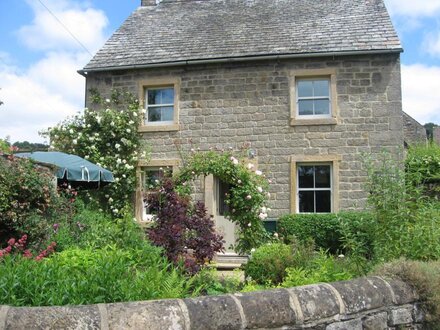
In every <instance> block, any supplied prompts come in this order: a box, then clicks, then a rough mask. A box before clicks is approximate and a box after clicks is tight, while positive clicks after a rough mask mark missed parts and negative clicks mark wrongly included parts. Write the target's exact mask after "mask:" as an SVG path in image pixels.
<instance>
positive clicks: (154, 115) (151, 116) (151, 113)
mask: <svg viewBox="0 0 440 330" xmlns="http://www.w3.org/2000/svg"><path fill="white" fill-rule="evenodd" d="M160 113H161V111H160V108H148V121H149V122H154V121H161V115H160Z"/></svg>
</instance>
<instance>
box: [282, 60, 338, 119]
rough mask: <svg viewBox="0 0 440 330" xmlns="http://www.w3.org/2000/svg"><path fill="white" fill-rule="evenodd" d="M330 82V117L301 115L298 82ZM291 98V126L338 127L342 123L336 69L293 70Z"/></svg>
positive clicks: (290, 82)
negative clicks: (326, 80)
mask: <svg viewBox="0 0 440 330" xmlns="http://www.w3.org/2000/svg"><path fill="white" fill-rule="evenodd" d="M320 79H328V81H329V102H330V105H329V110H330V112H329V114H328V115H299V109H298V91H297V90H298V81H301V80H320ZM289 96H290V125H291V126H310V125H337V124H339V123H340V121H341V120H340V117H339V108H338V103H337V100H338V94H337V88H336V68H325V69H305V70H292V71H291V72H290V73H289Z"/></svg>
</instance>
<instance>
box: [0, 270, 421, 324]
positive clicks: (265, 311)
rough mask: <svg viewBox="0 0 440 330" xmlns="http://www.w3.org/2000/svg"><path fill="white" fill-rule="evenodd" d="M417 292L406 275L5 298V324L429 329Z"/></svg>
mask: <svg viewBox="0 0 440 330" xmlns="http://www.w3.org/2000/svg"><path fill="white" fill-rule="evenodd" d="M418 300H419V297H418V294H417V292H415V291H414V289H412V288H411V287H410V286H409V285H408V284H406V283H404V282H401V281H398V280H385V279H383V278H381V277H366V278H360V279H355V280H352V281H344V282H335V283H331V284H325V283H323V284H316V285H308V286H302V287H295V288H290V289H275V290H269V291H260V292H252V293H237V294H233V295H222V296H208V297H198V298H188V299H170V300H155V301H142V302H129V303H113V304H98V305H89V306H63V307H10V306H0V329H152V330H156V329H157V330H159V329H160V330H163V329H185V330H188V329H200V330H207V329H227V330H234V329H281V328H283V329H320V330H337V329H340V330H342V329H350V330H357V329H359V330H361V329H371V330H378V329H423V328H424V326H423V321H424V318H425V317H424V314H423V312H422V310H421V308H420V304H419V303H418Z"/></svg>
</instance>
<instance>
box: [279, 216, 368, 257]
mask: <svg viewBox="0 0 440 330" xmlns="http://www.w3.org/2000/svg"><path fill="white" fill-rule="evenodd" d="M371 221H372V215H371V214H370V213H368V212H358V211H350V212H348V211H346V212H340V213H337V214H335V213H313V214H312V213H307V214H289V215H284V216H282V217H280V218H279V220H278V224H277V230H278V233H279V235H280V236H281V237H282V238H283V240H284V242H285V243H289V242H290V241H291V239H292V237H296V238H297V239H299V240H300V241H303V242H305V241H307V240H309V239H313V241H314V242H315V245H316V247H317V248H322V249H324V250H328V251H329V252H330V253H333V254H338V253H346V252H347V250H349V248H350V247H349V246H348V245H346V244H344V242H343V239H344V237H349V236H350V237H351V238H353V239H355V240H357V241H360V242H362V243H364V244H365V245H366V246H367V247H370V245H371V239H372V238H371V233H370V228H371Z"/></svg>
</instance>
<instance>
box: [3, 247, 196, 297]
mask: <svg viewBox="0 0 440 330" xmlns="http://www.w3.org/2000/svg"><path fill="white" fill-rule="evenodd" d="M0 278H1V279H2V280H1V281H0V304H7V305H12V306H52V305H67V304H74V305H77V304H78V305H79V304H81V305H84V304H97V303H109V302H119V301H137V300H149V299H162V298H183V297H186V296H191V295H193V294H197V293H198V292H199V290H198V288H195V287H194V286H193V284H194V283H193V280H191V279H189V278H187V277H185V276H183V275H182V273H181V272H180V271H179V270H178V269H176V268H173V267H172V266H171V265H169V264H168V263H167V262H166V260H165V259H164V258H163V257H162V256H161V253H160V249H158V248H154V247H152V246H149V245H148V244H144V246H143V247H142V248H136V249H124V250H123V249H117V248H115V247H114V246H107V247H105V248H103V249H98V250H94V249H76V248H73V249H69V250H65V251H63V252H61V253H58V254H55V255H54V256H53V257H51V258H50V259H44V260H42V261H40V262H35V261H33V260H29V259H26V258H21V257H15V258H11V257H9V256H7V257H5V258H4V260H3V261H2V262H0Z"/></svg>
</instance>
